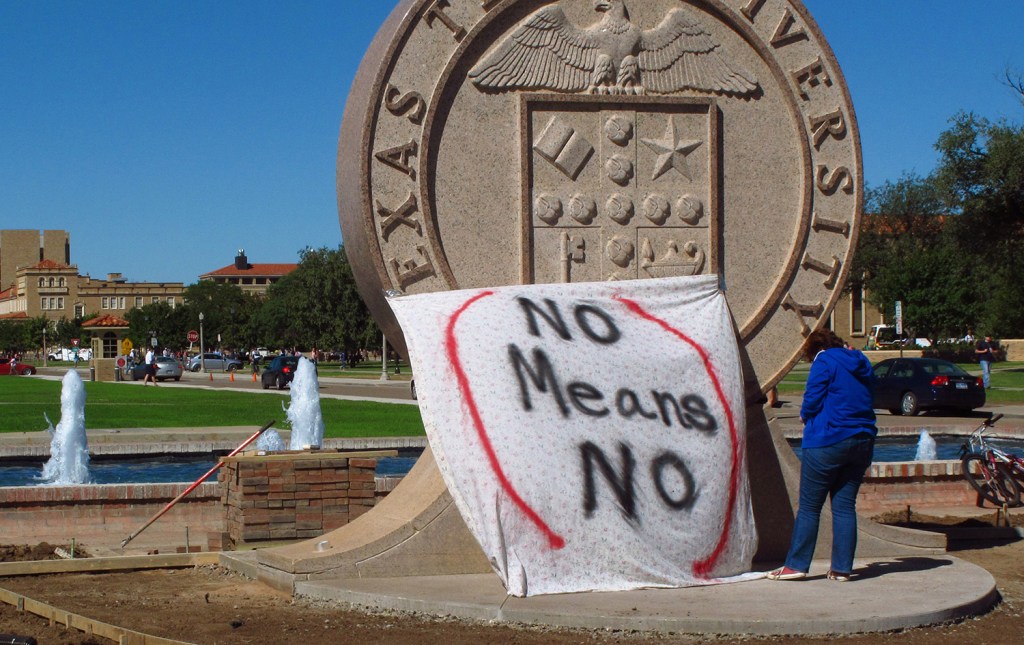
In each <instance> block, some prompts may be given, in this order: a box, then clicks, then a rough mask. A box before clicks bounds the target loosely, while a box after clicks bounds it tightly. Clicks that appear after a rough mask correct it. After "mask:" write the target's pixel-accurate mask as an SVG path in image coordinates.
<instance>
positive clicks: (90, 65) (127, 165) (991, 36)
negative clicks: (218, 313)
mask: <svg viewBox="0 0 1024 645" xmlns="http://www.w3.org/2000/svg"><path fill="white" fill-rule="evenodd" d="M579 1H583V0H579ZM633 1H634V2H636V1H638V0H633ZM395 4H396V2H395V0H367V1H365V2H354V1H353V0H289V1H287V2H286V1H283V0H278V1H274V2H268V1H265V0H247V1H245V2H241V1H237V0H216V1H215V2H213V1H203V2H200V1H198V0H175V1H173V2H172V1H168V0H153V1H147V2H137V1H134V0H131V1H129V0H105V1H102V2H100V1H91V0H74V1H70V0H45V1H37V0H0V88H3V89H2V93H0V228H39V229H43V228H54V229H66V230H68V231H70V233H71V244H72V249H71V253H72V257H71V260H72V262H73V263H75V264H77V265H78V267H79V270H80V271H81V272H82V273H89V274H91V275H92V276H93V277H104V276H105V275H106V274H107V273H109V272H120V273H123V274H124V275H125V277H127V278H128V279H130V280H148V281H176V282H184V283H186V284H191V283H192V282H195V280H196V279H197V277H198V275H199V274H200V273H204V272H206V271H209V270H212V269H216V268H219V267H221V266H224V265H227V264H230V263H231V262H232V260H233V258H234V254H235V251H236V250H237V249H239V248H244V249H245V250H246V252H247V254H248V256H249V261H250V262H296V261H297V258H298V252H299V250H301V249H302V248H304V247H306V246H312V247H320V246H324V245H326V246H331V247H333V246H336V245H337V244H339V243H340V242H341V232H340V228H339V226H338V216H337V209H336V202H335V184H334V167H335V154H336V150H337V137H338V129H339V126H340V123H341V117H342V113H343V111H344V105H345V97H346V95H347V93H348V88H349V85H350V83H351V80H352V77H353V76H354V74H355V71H356V69H357V67H358V65H359V62H360V60H361V59H362V56H363V53H364V52H365V50H366V47H367V45H368V44H369V42H370V40H371V39H372V37H373V35H374V33H375V32H376V30H377V28H378V27H379V26H380V24H381V23H382V22H383V20H384V18H385V17H386V15H387V14H388V13H389V12H390V11H391V9H392V8H393V7H394V6H395ZM805 4H806V5H807V7H808V8H809V9H810V11H811V13H812V15H813V16H814V17H815V19H816V20H817V22H818V24H819V26H820V27H821V29H822V31H823V33H824V34H825V37H826V39H827V40H828V41H829V43H830V44H831V46H832V48H833V50H834V51H835V53H836V56H837V58H838V59H839V63H840V66H841V67H842V69H843V72H844V73H845V75H846V80H847V84H848V85H849V87H850V92H851V94H852V96H853V102H854V106H855V108H856V110H857V117H858V120H859V124H860V128H861V137H862V145H863V149H864V167H865V174H866V180H867V182H868V184H869V185H877V184H880V183H882V182H884V181H886V180H894V179H897V178H899V177H900V175H902V174H903V173H905V172H909V171H915V172H917V173H918V174H922V175H924V174H927V173H929V172H930V171H931V170H932V169H933V168H934V166H935V162H936V154H935V151H934V149H933V145H934V143H935V141H936V139H937V137H938V135H939V133H940V132H942V130H944V129H945V128H946V127H947V123H948V120H949V118H950V117H951V116H953V115H954V114H955V113H956V112H957V111H959V110H968V111H973V112H975V113H976V114H979V115H981V116H984V117H988V118H991V119H998V118H1003V117H1006V118H1008V119H1010V120H1011V121H1013V122H1016V123H1020V122H1022V121H1024V107H1022V106H1021V104H1020V102H1019V100H1018V99H1017V97H1015V96H1014V95H1013V94H1012V93H1011V92H1010V90H1009V89H1007V88H1006V87H1005V86H1004V85H1002V84H1001V79H1002V75H1003V72H1004V70H1005V69H1006V68H1008V67H1009V68H1013V69H1016V70H1017V71H1018V72H1021V73H1024V38H1022V33H1021V31H1022V27H1024V1H1022V0H990V1H988V2H984V3H973V2H964V1H963V0H931V1H928V2H925V1H924V0H900V1H895V0H858V1H857V2H840V1H838V0H805Z"/></svg>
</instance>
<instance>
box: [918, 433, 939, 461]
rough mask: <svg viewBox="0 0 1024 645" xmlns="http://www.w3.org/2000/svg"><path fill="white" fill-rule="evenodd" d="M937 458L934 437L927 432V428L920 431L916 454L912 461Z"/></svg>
mask: <svg viewBox="0 0 1024 645" xmlns="http://www.w3.org/2000/svg"><path fill="white" fill-rule="evenodd" d="M936 459H938V451H937V449H936V446H935V439H933V438H932V436H931V435H930V434H928V431H927V430H922V431H921V437H920V438H919V439H918V440H917V454H915V455H914V461H935V460H936Z"/></svg>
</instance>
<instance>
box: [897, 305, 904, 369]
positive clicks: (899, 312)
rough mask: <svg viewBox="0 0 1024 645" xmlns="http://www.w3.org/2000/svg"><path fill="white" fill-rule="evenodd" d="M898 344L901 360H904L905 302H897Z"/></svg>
mask: <svg viewBox="0 0 1024 645" xmlns="http://www.w3.org/2000/svg"><path fill="white" fill-rule="evenodd" d="M896 342H897V343H899V344H900V358H903V301H902V300H897V301H896Z"/></svg>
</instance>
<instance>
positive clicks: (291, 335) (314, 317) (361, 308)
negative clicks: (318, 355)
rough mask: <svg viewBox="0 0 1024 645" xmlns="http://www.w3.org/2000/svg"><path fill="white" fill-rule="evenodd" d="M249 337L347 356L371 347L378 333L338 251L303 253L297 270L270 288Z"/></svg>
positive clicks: (349, 271)
mask: <svg viewBox="0 0 1024 645" xmlns="http://www.w3.org/2000/svg"><path fill="white" fill-rule="evenodd" d="M253 331H254V333H255V335H256V336H257V337H258V338H260V339H263V340H265V341H267V344H268V345H274V346H282V347H298V348H302V349H307V350H309V349H313V348H317V349H325V350H344V351H346V352H349V353H351V352H353V351H355V350H357V349H362V348H364V347H368V346H371V345H373V344H375V342H376V340H375V339H376V337H378V335H379V333H380V332H379V331H377V326H376V324H375V323H374V322H373V319H372V318H371V317H370V313H369V310H368V309H367V308H366V305H365V304H364V303H363V301H362V298H360V296H359V292H358V291H357V289H356V284H355V278H354V277H353V275H352V266H351V265H350V264H349V262H348V256H347V255H346V254H345V249H344V247H338V248H337V249H329V248H327V247H321V248H319V249H311V248H306V249H304V250H303V251H302V252H301V253H300V259H299V266H298V268H296V269H295V271H292V272H291V273H289V274H288V275H286V276H284V277H283V278H281V280H279V281H278V282H276V283H275V284H273V285H271V287H270V290H269V291H268V293H267V300H266V302H264V303H263V306H262V307H261V309H260V312H259V315H258V316H257V320H255V321H254V324H253Z"/></svg>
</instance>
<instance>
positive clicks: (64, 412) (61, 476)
mask: <svg viewBox="0 0 1024 645" xmlns="http://www.w3.org/2000/svg"><path fill="white" fill-rule="evenodd" d="M61 383H62V387H61V392H60V423H58V424H57V428H56V430H53V431H52V433H53V439H52V440H51V441H50V459H49V461H47V462H46V463H45V464H43V475H42V478H43V479H44V480H45V481H46V482H47V483H50V484H56V485H71V484H87V483H89V449H88V446H87V441H86V436H85V384H84V383H82V378H81V377H80V376H79V375H78V372H76V371H75V370H68V373H67V374H65V375H64V378H63V379H62V380H61ZM50 427H51V428H52V427H53V426H52V424H51V426H50Z"/></svg>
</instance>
